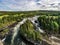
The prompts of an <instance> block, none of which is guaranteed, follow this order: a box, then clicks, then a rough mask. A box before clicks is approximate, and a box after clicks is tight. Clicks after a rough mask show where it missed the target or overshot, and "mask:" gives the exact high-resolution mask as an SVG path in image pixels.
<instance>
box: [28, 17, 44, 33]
mask: <svg viewBox="0 0 60 45" xmlns="http://www.w3.org/2000/svg"><path fill="white" fill-rule="evenodd" d="M38 17H39V16H35V17H32V18H28V19H29V20H30V21H31V22H32V23H33V24H34V25H35V26H36V30H39V32H40V33H44V31H43V30H42V29H41V28H40V27H39V22H38ZM35 21H37V22H35Z"/></svg>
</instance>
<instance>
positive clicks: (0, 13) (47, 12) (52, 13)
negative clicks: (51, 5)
mask: <svg viewBox="0 0 60 45" xmlns="http://www.w3.org/2000/svg"><path fill="white" fill-rule="evenodd" d="M6 14H8V15H15V14H24V15H25V14H26V15H29V14H30V15H31V14H33V15H60V11H48V10H46V11H44V10H37V11H0V15H6Z"/></svg>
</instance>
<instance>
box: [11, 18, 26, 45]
mask: <svg viewBox="0 0 60 45" xmlns="http://www.w3.org/2000/svg"><path fill="white" fill-rule="evenodd" d="M26 20H27V19H23V20H22V21H21V22H19V23H18V24H17V25H16V26H15V27H14V30H13V32H14V33H13V36H12V40H11V45H13V43H14V38H15V37H16V35H17V33H18V31H19V27H20V25H22V24H24V22H25V21H26Z"/></svg>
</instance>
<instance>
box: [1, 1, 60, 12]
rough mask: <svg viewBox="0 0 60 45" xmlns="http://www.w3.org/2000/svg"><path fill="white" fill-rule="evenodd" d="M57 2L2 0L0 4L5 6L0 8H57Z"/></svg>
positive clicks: (59, 6) (58, 7)
mask: <svg viewBox="0 0 60 45" xmlns="http://www.w3.org/2000/svg"><path fill="white" fill-rule="evenodd" d="M59 3H60V0H3V1H2V2H1V3H0V6H1V5H3V7H5V8H4V9H3V7H2V9H0V10H14V11H17V10H21V11H25V10H59V9H60V4H59ZM0 8H1V7H0ZM6 8H8V9H6Z"/></svg>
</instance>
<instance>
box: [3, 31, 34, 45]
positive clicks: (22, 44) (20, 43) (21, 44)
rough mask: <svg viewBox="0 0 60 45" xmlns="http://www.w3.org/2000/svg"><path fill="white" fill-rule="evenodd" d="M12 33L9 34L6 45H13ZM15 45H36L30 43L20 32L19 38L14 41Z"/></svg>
mask: <svg viewBox="0 0 60 45" xmlns="http://www.w3.org/2000/svg"><path fill="white" fill-rule="evenodd" d="M11 39H12V33H10V34H8V35H7V37H6V39H5V41H4V45H11ZM13 45H34V44H33V43H32V42H30V41H28V40H27V39H26V38H25V37H23V36H22V35H21V34H20V32H19V31H18V34H17V36H16V37H15V39H14V43H13Z"/></svg>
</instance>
